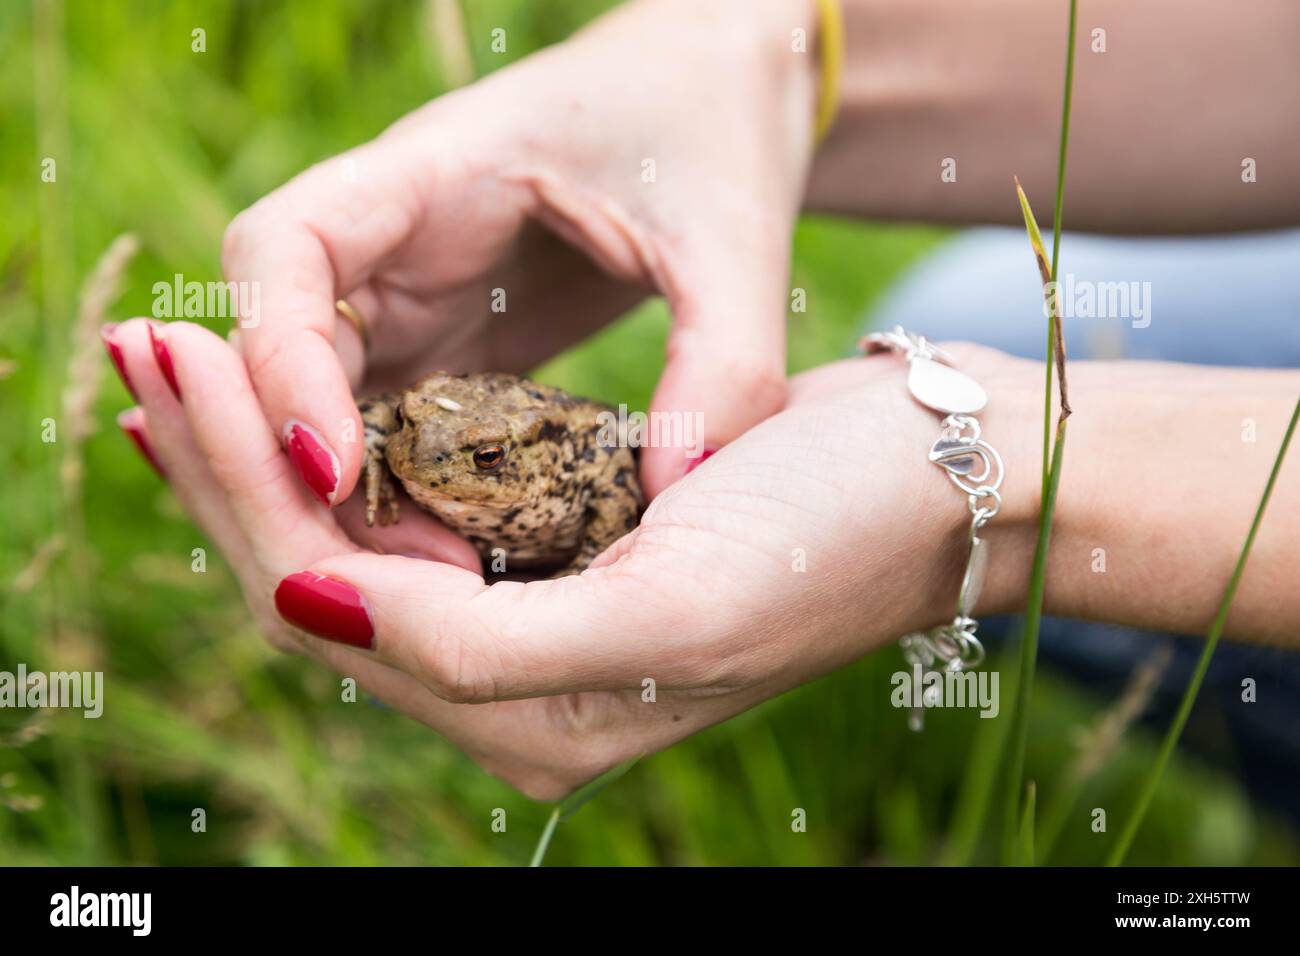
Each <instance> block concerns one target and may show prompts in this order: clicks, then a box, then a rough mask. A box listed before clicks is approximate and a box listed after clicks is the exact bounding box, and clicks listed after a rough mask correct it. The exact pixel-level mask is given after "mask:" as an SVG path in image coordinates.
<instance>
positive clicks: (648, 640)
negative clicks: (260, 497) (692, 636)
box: [275, 553, 690, 703]
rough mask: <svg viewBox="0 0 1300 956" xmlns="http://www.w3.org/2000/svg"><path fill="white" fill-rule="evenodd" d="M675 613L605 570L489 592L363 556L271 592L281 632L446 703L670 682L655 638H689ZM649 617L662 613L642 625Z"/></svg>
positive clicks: (389, 559)
mask: <svg viewBox="0 0 1300 956" xmlns="http://www.w3.org/2000/svg"><path fill="white" fill-rule="evenodd" d="M680 603H681V602H680V601H677V602H676V604H675V603H674V601H673V600H664V601H662V602H656V601H654V600H650V599H648V598H647V597H646V594H645V588H644V587H642V586H640V585H638V584H636V583H635V582H634V579H632V578H631V577H629V576H628V575H626V574H624V573H620V572H619V571H618V569H614V568H606V569H600V570H589V571H588V572H586V573H584V574H582V575H579V576H572V577H565V578H557V579H553V580H546V581H532V582H528V583H526V584H525V583H522V582H508V581H507V582H497V583H495V584H493V585H491V586H490V587H489V586H488V585H487V584H485V583H484V581H483V579H482V578H481V577H479V576H478V575H477V574H474V573H472V572H469V571H466V570H465V569H464V568H458V567H454V566H452V565H449V564H441V563H438V562H434V561H421V560H416V559H412V558H404V557H399V556H395V555H375V554H364V553H362V554H352V555H339V556H337V557H331V558H328V559H326V560H324V561H320V562H318V563H316V564H314V565H312V567H311V568H310V569H309V570H307V571H301V572H298V573H297V574H291V575H289V576H288V577H287V578H285V579H284V580H282V581H281V582H280V584H279V586H278V587H277V588H276V592H275V606H276V609H277V610H278V611H279V613H280V616H281V617H282V618H284V619H285V620H286V621H288V622H289V623H290V624H292V625H294V626H296V627H298V628H301V629H302V630H304V631H306V632H308V633H309V634H312V635H314V636H316V637H321V638H325V639H326V640H330V641H335V642H338V643H343V644H349V645H351V646H353V647H358V648H361V649H363V650H364V651H366V652H368V653H369V654H372V655H373V656H374V657H375V658H376V659H378V660H379V661H381V662H383V663H385V664H388V665H390V666H393V667H396V668H398V669H400V670H402V671H405V672H406V673H408V674H410V675H411V676H413V677H415V678H416V679H418V680H420V681H421V682H422V683H424V684H425V685H426V686H427V687H429V689H431V690H432V691H433V692H434V693H435V694H437V695H438V696H439V697H442V698H443V699H444V700H449V701H452V702H455V703H484V702H487V701H492V700H510V699H517V698H525V697H540V696H548V695H552V694H565V693H575V692H579V691H587V690H620V689H626V688H631V687H638V686H640V682H641V681H642V679H643V678H644V677H645V676H646V675H651V676H654V677H656V678H658V679H660V680H662V681H671V680H673V679H674V678H679V677H680V676H681V675H678V674H676V673H675V672H672V671H673V668H675V667H676V666H677V665H676V664H675V663H673V659H672V658H671V657H669V656H668V655H667V654H665V653H664V652H665V651H669V652H671V650H672V643H673V639H672V637H671V636H668V637H667V638H666V639H662V640H661V639H658V638H656V637H655V635H658V634H661V633H662V634H667V635H672V634H677V635H681V634H683V633H690V632H689V629H688V628H686V627H685V626H684V624H683V622H682V621H681V620H678V619H676V618H677V617H678V616H680V615H681V614H682V613H684V612H683V611H682V609H680V608H678V607H677V604H680ZM656 605H658V606H659V607H660V608H661V609H662V611H663V612H664V613H660V614H658V615H657V616H656V615H653V614H651V615H649V616H647V615H646V613H645V611H646V609H647V607H651V608H653V607H655V606H656ZM669 613H671V614H673V615H674V619H672V620H670V619H669V618H668V617H667V615H668V614H669ZM678 657H680V655H678ZM665 669H667V670H668V671H670V672H669V673H664V671H665Z"/></svg>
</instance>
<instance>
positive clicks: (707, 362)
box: [641, 254, 785, 497]
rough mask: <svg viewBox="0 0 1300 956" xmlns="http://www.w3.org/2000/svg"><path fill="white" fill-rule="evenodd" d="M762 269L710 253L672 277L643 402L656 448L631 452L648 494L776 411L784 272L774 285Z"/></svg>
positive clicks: (781, 386) (780, 394) (781, 371)
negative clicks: (674, 283) (655, 368)
mask: <svg viewBox="0 0 1300 956" xmlns="http://www.w3.org/2000/svg"><path fill="white" fill-rule="evenodd" d="M749 261H752V260H749ZM772 271H773V270H770V269H768V270H762V269H752V268H750V267H749V264H748V261H747V260H746V259H745V258H743V257H738V258H737V259H736V260H725V261H724V260H722V259H720V258H719V257H718V256H717V255H716V254H714V255H712V256H710V257H709V258H707V259H704V258H701V259H699V260H698V261H693V262H692V263H691V264H690V265H689V266H688V267H687V269H686V270H685V273H684V275H682V276H680V277H679V279H680V281H679V285H680V288H681V291H680V292H679V293H677V294H674V295H670V297H669V302H670V305H671V306H672V310H673V328H672V331H671V333H670V335H669V339H668V356H667V364H666V365H665V367H664V372H663V375H662V377H661V378H660V380H659V385H658V387H657V388H656V389H655V393H654V398H653V399H652V400H651V405H650V410H651V415H652V416H656V415H657V416H659V423H660V427H659V428H658V429H657V430H652V432H651V434H652V435H655V436H657V438H658V441H659V444H658V445H657V446H655V445H651V446H650V447H645V448H643V449H642V452H641V455H642V458H641V475H642V480H643V483H644V485H645V488H646V494H647V495H648V496H649V497H654V496H655V495H657V494H659V492H661V491H663V489H664V488H666V487H667V486H668V485H670V484H672V483H673V482H674V481H676V480H677V479H679V478H681V477H682V476H683V475H684V474H686V473H687V472H688V471H690V470H691V469H692V468H693V467H695V466H697V465H698V464H700V463H701V462H702V461H703V460H704V459H705V458H707V457H708V456H709V455H710V454H712V452H713V451H715V450H717V449H718V448H719V447H721V446H722V445H725V444H726V443H728V442H730V441H733V440H734V439H736V438H738V437H740V435H741V434H743V433H744V432H745V431H747V430H748V429H749V428H751V427H753V426H754V425H756V424H758V423H759V422H761V421H762V420H763V419H765V418H767V417H768V416H770V415H772V414H774V413H775V412H777V411H778V410H779V409H780V408H781V405H782V403H783V401H784V396H785V310H784V302H785V294H784V291H783V287H784V278H783V276H781V275H778V276H777V277H776V281H775V282H774V281H773V277H772V276H771V275H770V273H771V272H772ZM651 424H652V425H653V424H654V419H653V417H652V421H651ZM665 435H667V436H669V437H667V438H665Z"/></svg>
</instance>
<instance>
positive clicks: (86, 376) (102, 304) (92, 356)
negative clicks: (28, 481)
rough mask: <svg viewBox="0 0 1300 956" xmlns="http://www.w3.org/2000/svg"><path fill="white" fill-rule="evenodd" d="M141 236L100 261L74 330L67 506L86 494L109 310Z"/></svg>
mask: <svg viewBox="0 0 1300 956" xmlns="http://www.w3.org/2000/svg"><path fill="white" fill-rule="evenodd" d="M139 248H140V244H139V243H138V242H137V241H136V238H135V236H133V235H131V234H130V233H127V234H125V235H121V236H118V237H117V238H116V239H115V240H113V243H112V245H110V246H109V247H108V250H107V251H106V252H105V253H104V254H103V255H102V256H101V257H100V259H99V262H97V263H96V264H95V268H94V270H93V271H92V272H91V274H90V277H89V278H88V279H87V280H86V284H85V285H84V286H83V287H82V292H81V309H80V312H79V314H78V316H77V324H76V327H75V328H74V329H73V349H72V359H71V360H70V361H69V362H68V378H67V384H66V385H65V386H64V389H63V428H62V431H63V438H64V440H65V441H66V444H65V445H64V456H63V466H62V469H61V472H60V478H61V480H62V484H63V494H64V500H65V501H71V500H72V499H73V498H74V497H75V496H76V494H77V492H78V491H79V490H80V488H81V477H82V456H81V450H82V445H83V444H84V443H85V440H86V439H87V438H89V437H90V436H91V435H93V434H94V433H95V401H96V400H97V399H98V398H99V383H100V378H101V375H102V374H103V369H104V362H103V351H104V347H103V345H102V344H101V343H100V340H99V329H100V326H102V325H103V324H104V320H105V317H106V316H107V314H108V310H109V308H110V307H111V306H112V305H113V303H114V302H116V301H117V297H118V293H119V291H120V287H121V283H122V276H123V275H124V274H125V273H126V270H127V267H128V266H129V265H130V264H131V260H132V259H134V258H135V254H136V252H138V251H139Z"/></svg>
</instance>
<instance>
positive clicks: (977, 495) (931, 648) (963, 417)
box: [859, 325, 1004, 730]
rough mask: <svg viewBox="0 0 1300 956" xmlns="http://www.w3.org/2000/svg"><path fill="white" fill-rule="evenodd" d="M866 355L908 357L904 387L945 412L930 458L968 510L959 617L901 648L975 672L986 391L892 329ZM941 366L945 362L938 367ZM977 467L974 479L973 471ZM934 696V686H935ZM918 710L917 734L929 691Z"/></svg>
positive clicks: (988, 485)
mask: <svg viewBox="0 0 1300 956" xmlns="http://www.w3.org/2000/svg"><path fill="white" fill-rule="evenodd" d="M859 348H861V350H862V352H863V354H865V355H871V354H873V353H876V352H895V353H897V354H899V355H902V356H903V357H904V358H906V359H907V365H908V369H907V388H908V391H910V392H911V393H912V397H913V398H914V399H916V400H917V401H918V402H920V403H921V404H922V405H924V406H925V407H926V408H929V409H931V410H933V411H936V412H938V413H939V414H941V415H943V416H944V418H943V422H942V431H940V433H939V437H938V439H937V440H936V441H935V443H934V444H933V445H932V446H931V447H930V455H929V459H930V461H932V462H933V463H934V464H936V465H938V466H939V467H940V468H942V469H943V470H944V472H945V473H946V474H947V475H948V478H949V480H950V481H951V482H952V483H953V484H954V485H956V486H957V488H958V489H960V490H961V491H962V492H963V493H964V494H965V495H966V502H967V505H968V506H969V508H970V513H971V522H970V538H969V540H970V550H969V552H968V555H967V558H966V573H965V574H964V575H963V576H962V582H961V591H960V592H959V593H958V595H957V615H956V617H954V618H953V619H952V623H951V624H943V625H940V626H939V627H935V628H931V629H930V630H928V631H916V632H914V633H912V634H908V635H906V636H905V637H904V638H903V639H902V640H901V641H899V646H900V647H901V648H902V649H903V658H904V659H905V660H906V661H907V663H908V664H910V665H911V666H912V667H914V668H917V667H919V668H920V669H921V670H922V671H923V672H924V673H927V674H928V673H933V672H936V671H943V670H947V671H954V672H961V671H964V670H969V669H971V668H974V667H978V666H979V665H980V663H981V662H982V661H983V660H984V645H983V644H981V643H980V641H979V638H978V637H976V636H975V632H976V630H978V628H979V622H978V621H976V620H975V618H973V617H972V616H971V614H972V612H973V611H974V610H975V603H976V602H977V601H978V600H979V596H980V589H981V587H982V586H983V584H984V570H985V568H986V567H987V566H988V545H987V543H986V542H985V540H984V539H983V538H981V537H980V536H979V532H980V530H981V529H982V528H983V527H984V526H985V525H986V524H988V523H989V521H990V520H991V519H993V518H994V517H996V515H997V513H998V511H1000V510H1001V508H1002V495H1001V494H999V492H998V489H999V488H1001V487H1002V479H1003V477H1004V475H1003V466H1002V456H1001V455H999V454H998V453H997V450H996V449H994V447H993V446H992V445H990V444H989V443H988V442H986V441H985V440H984V439H983V438H981V437H980V423H979V422H978V421H977V420H976V418H975V414H976V413H977V412H979V411H981V410H983V408H984V406H985V405H986V404H987V402H988V396H987V395H986V394H985V392H984V389H983V388H982V387H981V386H980V384H979V383H978V382H976V381H975V380H974V379H973V378H971V377H970V376H969V375H966V374H965V373H964V372H959V371H958V370H957V369H956V368H955V367H953V366H954V365H955V364H956V363H955V362H954V361H953V358H952V356H950V355H948V354H947V353H946V352H944V351H943V350H942V349H940V348H939V347H938V346H936V345H934V344H932V343H930V342H927V341H926V339H925V336H923V335H915V334H913V333H911V332H908V331H906V330H904V329H903V327H902V326H901V325H900V326H895V327H894V329H893V331H890V332H873V333H871V334H870V335H868V336H866V337H865V338H864V339H863V340H862V341H861V343H859ZM941 363H942V364H941ZM977 468H980V469H982V470H981V471H979V473H978V474H976V469H977ZM933 690H934V691H935V692H937V691H938V688H937V687H936V688H933ZM921 701H922V703H921V706H920V707H915V708H913V709H912V714H911V717H910V718H909V719H908V726H910V727H911V728H912V729H913V730H920V729H922V727H923V726H924V724H925V708H926V706H927V705H928V704H930V703H933V702H934V701H933V700H931V689H930V688H928V687H927V689H926V691H925V693H924V694H922V697H921Z"/></svg>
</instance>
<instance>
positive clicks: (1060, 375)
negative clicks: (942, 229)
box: [1012, 176, 1073, 421]
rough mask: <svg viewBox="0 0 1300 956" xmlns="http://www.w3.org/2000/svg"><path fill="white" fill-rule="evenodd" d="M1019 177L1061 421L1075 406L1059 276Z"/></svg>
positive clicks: (1018, 182) (1022, 206) (1018, 184)
mask: <svg viewBox="0 0 1300 956" xmlns="http://www.w3.org/2000/svg"><path fill="white" fill-rule="evenodd" d="M1012 178H1013V179H1014V180H1015V181H1016V196H1017V198H1018V199H1019V200H1020V212H1021V213H1022V214H1023V215H1024V217H1025V230H1026V231H1027V232H1028V233H1029V244H1030V245H1031V246H1033V249H1034V259H1035V261H1037V263H1038V274H1039V275H1040V276H1042V277H1043V301H1044V302H1046V303H1047V309H1048V314H1049V315H1050V317H1051V322H1052V342H1053V347H1052V351H1053V353H1054V354H1055V355H1056V378H1057V381H1058V382H1060V386H1059V387H1060V390H1061V416H1060V421H1065V419H1067V418H1069V417H1070V414H1071V412H1072V411H1073V409H1071V408H1070V386H1069V382H1068V380H1067V379H1066V377H1065V333H1064V331H1063V329H1062V328H1061V295H1060V290H1059V289H1058V288H1057V286H1056V278H1055V276H1053V275H1052V263H1051V261H1050V260H1049V259H1048V257H1047V247H1046V246H1044V245H1043V234H1042V233H1041V232H1040V231H1039V229H1038V221H1037V220H1036V219H1035V218H1034V211H1033V210H1032V209H1031V208H1030V207H1029V197H1028V196H1026V195H1025V190H1024V189H1023V188H1022V187H1021V185H1020V177H1018V176H1013V177H1012Z"/></svg>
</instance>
